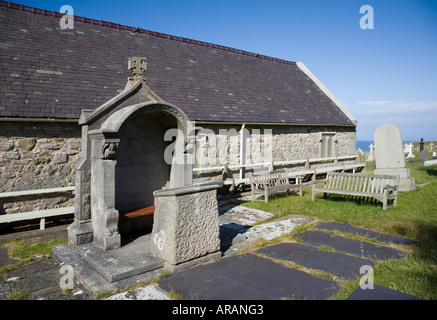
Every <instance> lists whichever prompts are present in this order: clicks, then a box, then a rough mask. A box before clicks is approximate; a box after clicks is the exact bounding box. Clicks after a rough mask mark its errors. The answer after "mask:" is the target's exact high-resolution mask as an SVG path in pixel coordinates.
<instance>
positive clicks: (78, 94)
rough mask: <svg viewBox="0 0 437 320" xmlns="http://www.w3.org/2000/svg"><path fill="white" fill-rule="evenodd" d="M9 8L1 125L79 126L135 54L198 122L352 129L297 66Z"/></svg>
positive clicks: (117, 84)
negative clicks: (71, 121) (28, 120)
mask: <svg viewBox="0 0 437 320" xmlns="http://www.w3.org/2000/svg"><path fill="white" fill-rule="evenodd" d="M62 16H63V14H61V13H58V12H53V11H46V10H43V9H35V8H31V7H26V6H22V5H17V4H13V3H9V2H0V28H1V29H0V59H1V74H0V77H1V78H0V80H1V83H2V85H1V88H0V90H1V91H0V117H36V118H60V119H68V118H76V119H77V118H79V116H80V113H81V110H82V109H95V108H97V107H98V106H100V105H101V104H103V103H104V102H106V101H107V100H109V99H111V98H112V97H114V96H115V95H116V94H117V93H118V92H120V90H122V89H123V88H124V86H125V84H126V82H127V78H128V77H130V76H131V75H132V74H131V72H130V71H129V70H128V69H127V63H128V59H129V58H131V57H133V56H141V57H147V71H146V72H145V73H144V76H145V78H146V79H147V80H146V82H147V84H148V85H149V86H150V88H151V89H152V90H153V91H154V92H156V93H157V94H158V95H159V96H160V97H161V98H162V99H164V100H166V101H167V102H169V103H172V104H174V105H176V106H178V107H179V108H181V109H182V110H183V111H184V112H185V113H186V114H187V116H188V117H189V118H190V120H197V121H217V122H221V121H226V122H238V123H242V122H246V123H254V122H255V123H291V124H319V125H320V124H323V125H325V124H326V125H341V126H343V125H344V126H353V125H354V123H353V122H352V121H351V120H350V119H349V118H348V117H347V116H346V115H345V114H344V113H343V112H342V111H341V110H340V109H339V107H338V106H337V105H336V104H335V103H333V101H332V100H331V99H330V98H329V97H328V96H327V95H326V94H325V93H323V92H322V91H321V90H320V88H319V87H318V86H317V85H316V84H315V83H314V82H313V81H312V80H311V79H310V78H309V77H308V76H307V75H306V74H305V73H304V72H302V71H301V70H300V69H299V67H298V66H297V65H296V63H295V62H290V61H285V60H280V59H276V58H271V57H267V56H262V55H258V54H255V53H250V52H246V51H241V50H237V49H233V48H228V47H223V46H219V45H214V44H210V43H206V42H200V41H196V40H191V39H186V38H180V37H175V36H170V35H166V34H162V33H156V32H152V31H148V30H143V29H138V28H135V27H128V26H122V25H118V24H114V23H110V22H105V21H99V20H93V19H88V18H83V17H77V16H76V17H75V22H74V29H73V30H71V29H70V30H69V29H66V30H62V29H61V28H60V26H59V21H60V18H61V17H62Z"/></svg>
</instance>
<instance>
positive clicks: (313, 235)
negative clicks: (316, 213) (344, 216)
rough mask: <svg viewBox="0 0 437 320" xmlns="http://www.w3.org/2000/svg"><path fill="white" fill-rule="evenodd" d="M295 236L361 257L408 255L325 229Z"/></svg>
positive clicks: (397, 256)
mask: <svg viewBox="0 0 437 320" xmlns="http://www.w3.org/2000/svg"><path fill="white" fill-rule="evenodd" d="M294 237H295V238H299V239H301V240H303V241H304V242H305V243H307V244H310V245H313V246H321V245H327V246H330V247H332V248H334V249H335V250H336V251H340V252H345V253H350V254H353V255H357V256H359V257H361V258H369V259H375V260H388V259H392V258H401V257H403V256H405V255H406V253H405V252H403V251H400V250H396V249H393V248H389V247H386V246H381V245H377V244H374V243H370V242H367V241H360V240H354V239H348V238H344V237H340V236H333V235H330V234H328V233H326V232H323V231H305V232H302V233H298V234H295V235H294Z"/></svg>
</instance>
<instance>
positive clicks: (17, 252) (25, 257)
mask: <svg viewBox="0 0 437 320" xmlns="http://www.w3.org/2000/svg"><path fill="white" fill-rule="evenodd" d="M62 243H67V239H65V238H62V239H56V240H52V241H47V242H39V243H35V244H30V243H29V242H28V241H26V240H25V239H21V238H14V239H12V240H9V241H5V242H3V243H0V246H1V247H5V248H8V254H9V256H10V257H11V258H13V259H18V262H17V263H15V264H11V265H6V266H3V267H0V273H2V272H8V271H10V270H13V269H15V268H17V267H20V266H22V265H24V264H27V263H29V262H31V261H34V260H35V259H44V258H45V257H46V256H49V255H50V254H51V251H52V247H53V246H56V245H59V244H62Z"/></svg>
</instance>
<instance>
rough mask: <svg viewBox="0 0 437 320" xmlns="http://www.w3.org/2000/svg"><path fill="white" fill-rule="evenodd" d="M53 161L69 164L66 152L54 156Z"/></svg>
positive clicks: (56, 153)
mask: <svg viewBox="0 0 437 320" xmlns="http://www.w3.org/2000/svg"><path fill="white" fill-rule="evenodd" d="M52 161H53V162H54V163H57V164H59V163H67V162H68V155H67V153H66V152H55V153H53V154H52Z"/></svg>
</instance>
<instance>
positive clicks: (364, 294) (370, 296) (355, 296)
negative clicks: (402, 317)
mask: <svg viewBox="0 0 437 320" xmlns="http://www.w3.org/2000/svg"><path fill="white" fill-rule="evenodd" d="M346 300H424V299H421V298H418V297H416V296H413V295H410V294H407V293H403V292H400V291H396V290H393V289H389V288H386V287H383V286H379V285H376V284H374V285H373V289H361V287H358V288H357V289H356V290H355V291H354V292H352V294H351V295H350V296H349V297H347V298H346Z"/></svg>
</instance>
